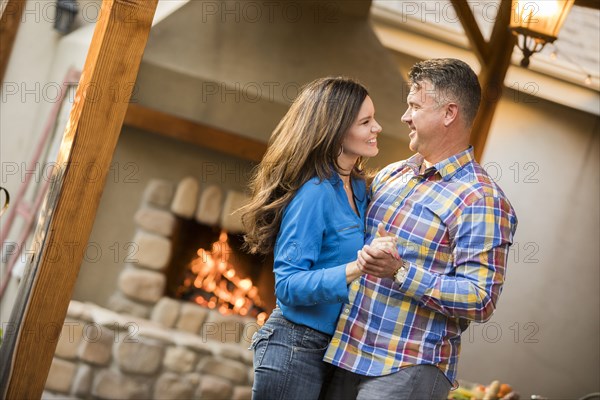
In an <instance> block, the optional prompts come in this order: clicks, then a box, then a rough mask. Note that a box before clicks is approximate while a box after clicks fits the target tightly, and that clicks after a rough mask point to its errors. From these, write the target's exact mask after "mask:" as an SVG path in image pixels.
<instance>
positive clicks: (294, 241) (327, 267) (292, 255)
mask: <svg viewBox="0 0 600 400" xmlns="http://www.w3.org/2000/svg"><path fill="white" fill-rule="evenodd" d="M352 189H353V192H354V200H355V204H356V208H357V210H358V212H359V214H360V215H357V214H356V213H355V212H354V210H352V208H351V207H350V204H349V203H348V198H347V197H346V193H345V191H344V187H343V182H342V180H341V178H340V177H339V175H338V174H336V173H333V175H332V177H331V178H329V179H325V180H323V181H322V182H319V178H318V177H314V178H312V179H310V180H309V181H308V182H306V183H305V184H304V185H302V186H301V187H300V189H299V190H298V192H296V195H295V196H294V198H293V199H292V200H291V201H290V203H289V204H288V205H287V207H286V208H285V210H284V213H283V218H282V221H281V227H280V230H279V234H278V235H277V240H276V243H275V252H274V266H273V269H274V272H275V294H276V297H277V305H278V306H279V307H280V308H281V310H282V311H283V315H284V317H285V318H286V319H288V320H290V321H292V322H295V323H298V324H302V325H306V326H309V327H311V328H313V329H316V330H318V331H320V332H323V333H326V334H329V335H331V334H333V332H334V331H335V325H336V322H337V319H338V316H339V313H340V311H341V307H342V304H343V303H345V302H348V285H347V284H346V264H348V263H349V262H352V261H354V260H356V255H357V251H358V250H360V249H361V248H362V246H363V244H364V230H365V225H364V216H365V210H366V207H367V196H366V187H365V182H364V181H363V180H360V179H352Z"/></svg>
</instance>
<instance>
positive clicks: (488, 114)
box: [471, 1, 515, 161]
mask: <svg viewBox="0 0 600 400" xmlns="http://www.w3.org/2000/svg"><path fill="white" fill-rule="evenodd" d="M510 17H511V2H510V1H504V2H501V3H500V8H499V9H498V15H497V16H496V22H495V23H494V29H493V31H492V36H491V37H490V41H489V48H491V49H493V50H492V54H491V57H490V58H489V60H488V62H487V63H486V64H485V65H484V66H483V68H482V71H481V74H480V76H479V81H480V83H481V105H480V107H479V112H478V113H477V117H476V118H475V121H474V122H473V133H472V136H471V141H472V144H473V147H474V149H475V159H476V160H477V161H481V156H482V154H483V150H484V149H485V143H486V141H487V137H488V133H489V131H490V127H491V125H492V120H493V118H494V114H495V112H496V106H497V105H498V102H499V101H500V98H501V97H502V91H503V89H504V78H505V77H506V72H507V71H508V67H509V66H510V59H511V56H512V53H513V49H514V47H515V36H514V35H513V34H512V33H511V32H510V30H509V25H510Z"/></svg>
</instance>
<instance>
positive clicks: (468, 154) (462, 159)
mask: <svg viewBox="0 0 600 400" xmlns="http://www.w3.org/2000/svg"><path fill="white" fill-rule="evenodd" d="M474 160H475V156H474V153H473V146H469V147H468V148H467V149H466V150H464V151H462V152H460V153H458V154H455V155H453V156H451V157H449V158H446V159H445V160H442V161H440V162H438V163H436V164H434V165H433V168H435V170H436V172H437V173H439V175H440V176H441V177H442V179H443V180H445V181H447V180H449V179H450V178H452V177H453V176H454V174H456V171H458V170H460V169H461V168H462V167H464V166H465V165H466V164H469V163H471V162H473V161H474ZM422 163H423V156H422V155H420V154H419V153H417V154H415V155H413V156H412V157H410V158H409V159H408V160H407V161H406V164H407V166H408V167H410V168H411V169H412V170H413V173H414V174H415V175H418V174H419V168H421V164H422Z"/></svg>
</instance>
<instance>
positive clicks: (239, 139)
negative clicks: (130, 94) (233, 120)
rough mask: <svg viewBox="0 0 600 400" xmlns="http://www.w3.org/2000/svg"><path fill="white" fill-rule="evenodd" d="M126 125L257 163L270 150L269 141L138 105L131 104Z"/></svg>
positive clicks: (126, 117)
mask: <svg viewBox="0 0 600 400" xmlns="http://www.w3.org/2000/svg"><path fill="white" fill-rule="evenodd" d="M123 124H124V125H125V126H130V127H132V128H137V129H141V130H144V131H148V132H152V133H156V134H159V135H162V136H166V137H170V138H173V139H177V140H181V141H183V142H186V143H191V144H194V145H196V146H200V147H204V148H207V149H211V150H216V151H219V152H221V153H225V154H229V155H231V156H235V157H239V158H242V159H244V160H250V161H254V162H260V160H262V157H263V155H264V154H265V151H266V150H267V144H266V143H263V142H260V141H258V140H254V139H250V138H247V137H244V136H240V135H238V134H235V133H231V132H226V131H223V130H221V129H218V128H214V127H211V126H207V125H203V124H199V123H197V122H193V121H189V120H186V119H183V118H181V117H177V116H175V115H171V114H167V113H164V112H161V111H157V110H153V109H150V108H148V107H144V106H142V105H139V104H130V105H129V109H128V110H127V114H126V115H125V121H124V123H123Z"/></svg>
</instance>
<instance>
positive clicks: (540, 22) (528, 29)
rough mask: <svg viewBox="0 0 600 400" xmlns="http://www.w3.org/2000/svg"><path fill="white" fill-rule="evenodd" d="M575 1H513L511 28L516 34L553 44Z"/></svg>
mask: <svg viewBox="0 0 600 400" xmlns="http://www.w3.org/2000/svg"><path fill="white" fill-rule="evenodd" d="M574 2H575V0H540V1H531V0H526V1H519V0H513V5H512V6H513V8H512V18H511V21H510V27H511V29H512V30H514V31H515V32H518V33H521V34H524V35H527V36H531V37H534V38H538V39H543V40H544V41H546V42H553V41H554V40H556V38H557V36H558V32H559V31H560V28H561V27H562V24H563V23H564V21H565V18H566V17H567V15H568V14H569V11H570V10H571V7H573V3H574Z"/></svg>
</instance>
